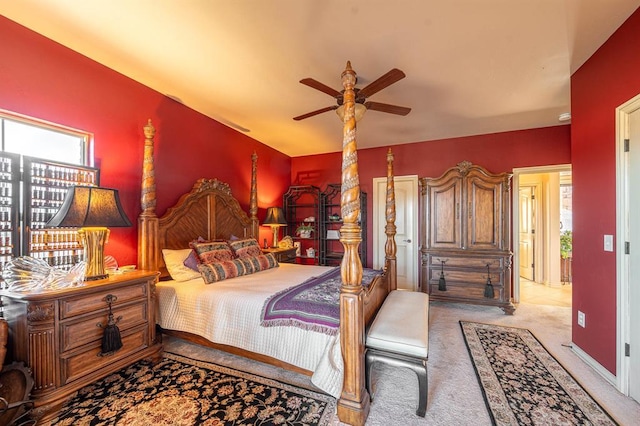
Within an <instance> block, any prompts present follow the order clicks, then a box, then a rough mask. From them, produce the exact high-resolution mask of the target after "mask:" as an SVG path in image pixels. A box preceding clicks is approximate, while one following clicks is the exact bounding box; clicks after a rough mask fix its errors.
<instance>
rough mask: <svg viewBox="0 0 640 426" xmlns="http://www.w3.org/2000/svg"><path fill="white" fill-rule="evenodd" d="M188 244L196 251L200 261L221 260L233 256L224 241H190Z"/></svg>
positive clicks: (212, 261)
mask: <svg viewBox="0 0 640 426" xmlns="http://www.w3.org/2000/svg"><path fill="white" fill-rule="evenodd" d="M189 245H190V246H191V248H192V249H193V250H194V251H195V252H196V253H197V255H198V258H199V259H200V263H214V262H223V261H226V260H232V259H233V258H234V257H235V256H234V254H233V251H231V248H230V247H229V244H227V242H226V241H205V242H192V243H191V244H189Z"/></svg>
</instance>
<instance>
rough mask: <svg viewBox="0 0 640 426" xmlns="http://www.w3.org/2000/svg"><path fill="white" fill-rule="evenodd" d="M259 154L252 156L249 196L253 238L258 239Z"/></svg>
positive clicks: (254, 153)
mask: <svg viewBox="0 0 640 426" xmlns="http://www.w3.org/2000/svg"><path fill="white" fill-rule="evenodd" d="M257 176H258V154H256V152H255V151H253V154H252V155H251V194H250V195H249V219H251V237H253V238H255V239H258V232H259V229H258V227H259V226H260V223H259V222H258V178H257Z"/></svg>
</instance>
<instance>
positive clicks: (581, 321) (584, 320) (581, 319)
mask: <svg viewBox="0 0 640 426" xmlns="http://www.w3.org/2000/svg"><path fill="white" fill-rule="evenodd" d="M578 325H579V326H580V327H582V328H585V327H586V326H587V318H586V315H585V314H584V312H581V311H578Z"/></svg>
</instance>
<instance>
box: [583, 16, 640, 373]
mask: <svg viewBox="0 0 640 426" xmlns="http://www.w3.org/2000/svg"><path fill="white" fill-rule="evenodd" d="M638 46H640V10H636V11H635V12H634V14H633V15H631V16H630V17H629V19H627V21H626V22H625V23H624V24H623V25H622V26H621V27H620V28H619V29H618V30H617V31H616V32H615V33H614V34H613V35H612V36H611V37H610V38H609V40H607V42H606V43H605V44H603V45H602V47H600V49H598V51H596V53H594V54H593V56H592V57H591V58H590V59H589V60H588V61H587V62H585V64H584V65H583V66H582V67H581V68H580V69H579V70H578V71H576V72H575V73H574V75H573V76H572V78H571V115H572V134H571V151H572V163H573V211H574V216H573V318H576V316H577V313H576V311H577V310H580V311H582V312H584V313H585V314H586V317H587V327H586V328H581V327H577V326H574V327H573V336H572V339H573V341H574V342H575V343H576V344H577V345H578V346H579V347H580V348H581V349H583V350H584V351H585V352H587V353H588V354H589V355H590V356H591V357H593V358H594V359H595V360H596V361H598V362H599V363H600V364H602V365H603V366H604V367H605V368H606V369H607V370H609V371H610V372H611V373H613V374H616V317H617V302H616V296H617V293H616V253H615V252H605V251H604V250H603V242H602V241H603V235H605V234H611V235H615V234H616V158H615V152H616V133H615V132H616V130H615V126H616V124H615V121H616V117H615V110H616V108H617V107H618V106H620V105H621V104H623V103H624V102H626V101H628V100H629V99H631V98H633V97H635V96H636V95H638V94H639V93H640V72H638V69H640V54H638Z"/></svg>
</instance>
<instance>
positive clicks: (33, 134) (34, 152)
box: [0, 111, 93, 166]
mask: <svg viewBox="0 0 640 426" xmlns="http://www.w3.org/2000/svg"><path fill="white" fill-rule="evenodd" d="M90 138H91V134H90V133H87V132H82V131H79V130H73V129H69V128H66V127H63V126H59V125H55V124H50V123H46V122H43V121H38V120H35V119H30V118H25V117H21V116H18V115H15V114H10V113H8V112H3V111H0V147H1V150H2V151H4V152H12V153H15V154H21V155H26V156H31V157H38V158H42V159H46V160H51V161H58V162H63V163H68V164H77V165H84V166H89V165H92V163H93V161H92V159H90V158H89V155H88V147H89V141H90Z"/></svg>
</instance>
